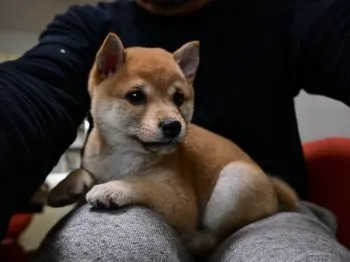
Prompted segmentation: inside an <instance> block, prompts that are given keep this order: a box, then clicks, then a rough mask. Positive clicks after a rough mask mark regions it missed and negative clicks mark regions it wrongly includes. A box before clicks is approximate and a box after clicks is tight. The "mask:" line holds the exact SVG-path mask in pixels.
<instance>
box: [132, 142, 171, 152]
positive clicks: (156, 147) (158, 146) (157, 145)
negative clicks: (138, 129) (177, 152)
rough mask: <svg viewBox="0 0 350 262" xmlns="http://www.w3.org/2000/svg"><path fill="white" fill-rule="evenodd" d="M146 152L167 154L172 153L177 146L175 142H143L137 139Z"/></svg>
mask: <svg viewBox="0 0 350 262" xmlns="http://www.w3.org/2000/svg"><path fill="white" fill-rule="evenodd" d="M137 140H138V141H139V142H140V143H141V144H142V146H143V148H144V149H145V150H146V151H149V152H155V153H156V152H163V151H164V152H168V151H172V149H174V148H175V147H176V145H177V141H174V140H170V141H161V142H145V141H141V140H140V139H137Z"/></svg>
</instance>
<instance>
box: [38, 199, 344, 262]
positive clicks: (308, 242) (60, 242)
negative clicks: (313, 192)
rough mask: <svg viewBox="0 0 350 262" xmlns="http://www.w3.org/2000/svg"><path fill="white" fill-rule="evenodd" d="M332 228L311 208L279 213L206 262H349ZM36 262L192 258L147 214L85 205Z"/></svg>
mask: <svg viewBox="0 0 350 262" xmlns="http://www.w3.org/2000/svg"><path fill="white" fill-rule="evenodd" d="M315 214H317V215H315ZM317 216H319V217H317ZM320 216H322V220H323V222H322V221H321V219H319V218H320ZM334 224H335V223H334V219H333V217H332V215H331V214H330V213H328V212H327V211H325V210H323V209H317V208H315V207H314V206H311V207H310V206H308V207H307V206H304V207H303V208H302V210H300V212H299V213H279V214H277V215H275V216H272V217H270V218H267V219H263V220H261V221H257V222H255V223H252V224H251V225H249V226H247V227H245V228H242V229H241V230H239V231H237V232H236V233H235V234H233V235H232V236H231V237H230V238H229V239H228V240H227V241H226V242H225V243H223V244H222V245H221V246H220V247H219V248H218V249H217V251H215V252H214V254H213V255H212V257H211V258H210V259H209V261H213V262H214V261H249V262H254V261H259V262H265V261H268V262H270V261H271V262H275V261H276V262H280V261H315V262H316V261H317V262H320V261H332V262H343V261H344V262H345V261H350V252H349V251H348V250H346V249H345V248H344V247H343V246H341V245H340V244H339V243H338V242H337V241H336V240H335V237H334ZM34 261H36V262H40V261H50V262H55V261H59V262H67V261H70V262H71V261H79V262H80V261H103V262H104V261H156V262H162V261H168V262H172V261H192V258H191V257H190V255H189V254H188V252H187V251H186V250H185V248H184V247H183V246H182V245H181V243H180V241H179V240H178V239H177V238H176V234H175V233H174V231H173V230H172V229H171V228H170V227H169V226H168V225H167V224H166V223H165V222H164V221H163V220H162V219H161V218H160V217H159V216H157V215H156V214H155V213H153V212H151V211H150V210H147V209H146V208H142V207H129V208H124V209H120V210H114V211H103V212H102V211H92V210H90V208H89V206H88V205H83V206H81V207H79V208H77V209H76V210H74V211H73V212H71V213H70V214H69V215H68V216H66V217H65V218H64V219H62V220H61V221H60V222H59V223H58V224H57V225H56V226H55V227H54V228H53V229H52V230H51V232H50V233H49V234H48V236H47V237H46V239H45V240H44V242H43V243H42V245H41V247H40V249H39V250H38V252H37V254H36V257H35V258H34Z"/></svg>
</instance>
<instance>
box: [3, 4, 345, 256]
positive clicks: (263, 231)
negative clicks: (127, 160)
mask: <svg viewBox="0 0 350 262" xmlns="http://www.w3.org/2000/svg"><path fill="white" fill-rule="evenodd" d="M349 18H350V1H348V0H319V1H311V0H286V1H278V0H264V1H225V0H212V1H210V0H176V1H175V0H136V1H122V0H120V1H112V2H104V3H100V4H98V5H97V6H91V5H84V6H73V7H71V8H70V9H69V10H68V11H67V12H66V13H64V14H59V15H57V16H56V17H55V18H54V20H53V21H52V22H51V23H50V24H49V25H48V26H47V28H46V29H45V30H44V31H43V33H42V34H41V36H40V40H39V43H38V44H37V45H36V46H35V47H33V48H31V49H30V50H29V51H28V52H26V53H25V54H24V55H23V56H21V57H20V58H19V59H17V60H15V61H9V62H5V63H2V64H1V65H0V81H1V82H0V83H1V85H0V88H1V89H0V91H1V92H0V94H1V101H0V123H1V133H0V134H1V140H0V143H1V145H0V148H1V149H2V156H1V183H0V199H1V207H2V214H1V219H2V220H3V221H2V223H1V229H2V231H4V228H6V221H8V218H9V216H10V215H11V214H12V213H13V212H14V210H15V209H16V208H18V206H20V204H21V203H23V202H24V201H26V200H27V199H28V198H29V197H30V196H31V195H32V194H33V192H34V191H35V190H36V189H37V187H38V186H39V185H40V184H41V183H42V182H43V181H44V179H45V177H46V176H47V174H48V173H49V172H50V170H51V169H52V168H53V167H54V166H55V164H56V163H57V161H58V159H59V158H60V156H61V154H62V153H64V151H65V150H66V149H67V148H68V147H69V145H70V144H71V143H72V142H73V140H74V138H75V136H76V130H77V127H78V125H79V124H80V123H81V122H82V120H83V119H84V118H85V117H86V114H87V112H88V110H89V96H88V93H87V85H86V81H87V77H88V73H89V70H90V67H91V65H92V63H93V60H94V56H95V53H96V51H97V50H98V48H99V46H100V44H101V43H102V41H103V39H104V37H105V36H106V35H107V33H108V32H115V33H117V34H118V35H119V36H120V38H121V39H122V41H123V43H124V45H125V46H126V47H130V46H146V47H162V48H164V49H166V50H168V51H174V50H175V49H176V48H178V47H179V46H181V45H182V44H183V43H185V42H187V41H191V40H199V41H200V43H201V51H200V53H201V54H200V55H201V63H200V66H199V71H198V74H197V77H196V80H195V84H194V87H195V90H196V105H195V115H194V122H195V123H196V124H198V125H201V126H203V127H205V128H208V129H210V130H212V131H214V132H217V133H218V134H221V135H223V136H225V137H227V138H229V139H231V140H233V141H234V142H236V143H237V144H238V145H239V146H240V147H242V148H243V149H244V150H245V151H246V152H248V154H250V155H251V156H252V158H253V159H255V160H256V161H257V162H258V163H259V164H260V165H261V166H262V167H263V168H264V170H266V172H268V173H270V174H273V175H276V176H279V177H281V178H283V179H284V180H285V181H287V182H288V183H289V184H290V185H292V186H293V187H294V188H295V189H296V190H297V192H298V194H299V195H300V197H301V198H302V199H303V200H306V199H307V193H308V177H307V171H306V166H305V161H304V158H303V153H302V146H301V141H300V137H299V134H298V128H297V120H296V113H295V109H294V97H295V96H296V95H297V94H298V93H299V91H300V90H305V91H307V92H309V93H311V94H319V95H324V96H327V97H330V98H333V99H336V100H338V101H341V102H343V103H345V104H347V105H350V79H349V77H350V75H349V68H350V19H349ZM334 231H335V219H334V216H333V214H332V213H331V212H329V211H328V210H326V209H324V208H322V207H318V206H315V205H313V204H310V203H307V202H303V205H302V207H301V209H300V212H297V213H288V212H284V213H279V214H277V215H275V216H272V217H270V218H266V219H263V220H261V221H257V222H255V223H252V224H251V225H249V226H247V227H244V228H242V229H241V230H239V231H238V232H236V233H235V234H233V235H232V236H231V237H230V238H229V239H228V240H227V241H226V242H225V243H224V244H223V245H222V246H221V247H220V248H219V249H218V250H217V251H215V252H214V254H213V257H212V258H211V259H212V261H250V262H253V261H289V260H293V261H332V262H337V261H350V254H349V251H348V250H347V249H345V248H344V247H343V246H342V245H341V244H340V243H338V242H337V240H336V239H335V234H334ZM191 259H192V258H191V257H190V256H189V255H188V253H187V252H186V250H185V249H184V248H183V246H182V245H181V244H180V242H179V240H178V239H177V238H176V234H175V233H174V232H173V231H172V229H171V228H169V226H168V225H167V223H166V222H164V221H163V220H162V219H161V218H160V217H158V216H157V215H156V214H154V213H153V212H152V211H150V210H147V209H146V208H144V207H137V206H135V207H129V208H126V209H119V210H118V209H117V210H112V211H108V212H104V211H95V212H93V211H90V209H89V207H88V206H87V205H84V204H83V205H80V206H79V207H77V208H76V209H75V210H73V211H72V212H71V213H70V214H69V215H67V216H66V217H65V218H64V219H62V220H61V221H60V222H59V223H58V224H57V225H56V226H55V227H54V228H53V229H52V230H51V231H50V233H49V234H48V235H47V237H46V238H45V240H44V241H43V243H42V245H41V247H40V248H39V250H38V252H37V256H36V260H35V261H61V262H64V261H191Z"/></svg>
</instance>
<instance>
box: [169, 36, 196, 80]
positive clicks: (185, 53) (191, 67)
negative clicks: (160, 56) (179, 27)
mask: <svg viewBox="0 0 350 262" xmlns="http://www.w3.org/2000/svg"><path fill="white" fill-rule="evenodd" d="M173 55H174V58H175V61H176V63H177V64H178V65H179V67H180V69H181V70H182V72H183V73H184V75H185V77H186V78H188V79H193V78H194V76H195V74H196V72H197V68H198V65H199V41H191V42H188V43H186V44H184V45H183V46H181V47H180V48H179V49H177V50H176V51H175V52H174V54H173Z"/></svg>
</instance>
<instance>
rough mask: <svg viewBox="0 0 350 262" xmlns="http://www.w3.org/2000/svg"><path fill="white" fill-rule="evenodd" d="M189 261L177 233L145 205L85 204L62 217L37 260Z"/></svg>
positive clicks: (61, 261)
mask: <svg viewBox="0 0 350 262" xmlns="http://www.w3.org/2000/svg"><path fill="white" fill-rule="evenodd" d="M83 259H84V260H85V261H97V260H99V261H188V260H190V259H189V256H188V253H187V252H186V251H185V249H184V247H183V246H182V245H181V244H180V241H179V240H178V239H177V238H176V234H175V233H174V231H173V230H172V229H171V228H170V226H169V225H168V224H166V223H165V222H164V220H163V219H161V218H160V217H159V216H157V215H156V214H155V213H154V212H151V211H150V210H148V209H146V208H142V207H130V208H123V209H119V210H113V211H112V210H109V211H93V210H91V209H90V208H89V207H88V206H87V205H84V206H82V207H80V208H78V209H77V210H75V211H73V212H72V213H71V214H69V215H68V216H67V217H65V218H64V219H62V221H60V222H59V223H58V224H57V225H56V226H55V227H54V228H53V230H51V232H50V233H49V234H48V236H47V237H46V239H45V240H44V242H43V244H42V246H41V247H40V249H39V251H38V254H37V259H36V260H35V261H52V262H54V261H60V262H65V261H83Z"/></svg>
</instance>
